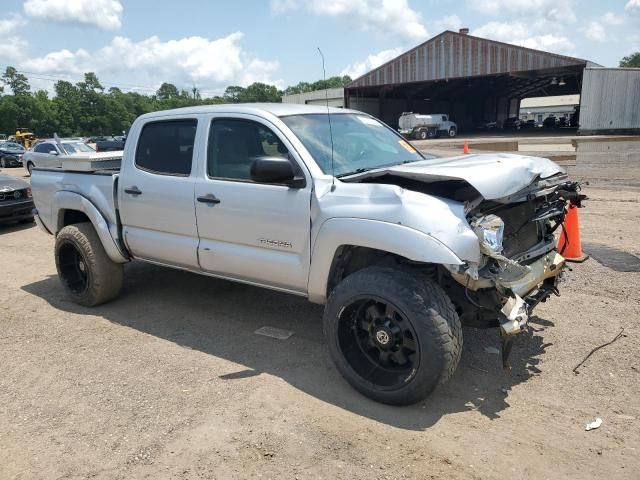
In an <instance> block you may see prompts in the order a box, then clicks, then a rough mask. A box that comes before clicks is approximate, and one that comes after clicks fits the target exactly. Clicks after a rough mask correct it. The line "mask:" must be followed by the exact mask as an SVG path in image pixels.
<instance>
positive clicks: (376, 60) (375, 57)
mask: <svg viewBox="0 0 640 480" xmlns="http://www.w3.org/2000/svg"><path fill="white" fill-rule="evenodd" d="M402 52H403V49H402V48H399V47H398V48H390V49H388V50H382V51H381V52H378V53H374V54H372V55H369V56H368V57H367V58H366V59H365V60H364V61H362V62H356V63H353V64H351V65H349V66H347V67H346V68H345V69H344V70H342V72H340V75H349V76H350V77H351V78H353V79H356V78H358V77H361V76H362V75H364V74H365V73H367V72H369V71H371V70H373V69H374V68H377V67H379V66H380V65H382V64H383V63H386V62H388V61H389V60H391V59H393V58H395V57H397V56H398V55H400V54H401V53H402Z"/></svg>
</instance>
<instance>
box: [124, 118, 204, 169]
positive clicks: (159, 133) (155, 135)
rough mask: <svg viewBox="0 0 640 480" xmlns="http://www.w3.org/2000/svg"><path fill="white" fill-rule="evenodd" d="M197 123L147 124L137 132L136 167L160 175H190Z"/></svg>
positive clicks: (191, 121)
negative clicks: (138, 135)
mask: <svg viewBox="0 0 640 480" xmlns="http://www.w3.org/2000/svg"><path fill="white" fill-rule="evenodd" d="M197 126H198V121H197V120H169V121H164V122H152V123H147V124H146V125H145V126H144V127H143V128H142V132H141V133H140V138H139V139H138V148H137V150H136V166H137V167H138V168H140V169H142V170H147V171H149V172H153V173H159V174H162V175H182V176H189V175H190V174H191V164H192V162H193V144H194V141H195V138H196V128H197Z"/></svg>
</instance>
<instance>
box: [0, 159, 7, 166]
mask: <svg viewBox="0 0 640 480" xmlns="http://www.w3.org/2000/svg"><path fill="white" fill-rule="evenodd" d="M0 167H2V168H7V161H6V160H5V159H4V157H3V158H2V159H0Z"/></svg>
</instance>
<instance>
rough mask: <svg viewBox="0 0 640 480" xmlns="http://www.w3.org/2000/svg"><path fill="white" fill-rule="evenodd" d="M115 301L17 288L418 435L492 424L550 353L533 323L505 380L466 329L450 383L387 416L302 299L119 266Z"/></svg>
mask: <svg viewBox="0 0 640 480" xmlns="http://www.w3.org/2000/svg"><path fill="white" fill-rule="evenodd" d="M125 278H126V280H125V289H124V291H123V293H122V295H121V297H120V298H118V299H116V300H114V301H113V302H111V303H109V304H106V305H102V306H99V307H96V308H93V309H88V308H84V307H80V306H78V305H75V304H73V303H71V302H69V301H68V300H67V299H66V297H65V295H64V292H63V290H62V287H61V286H60V283H59V281H58V279H57V277H55V276H51V277H48V278H46V279H44V280H41V281H38V282H35V283H32V284H30V285H25V286H23V287H22V288H23V290H25V291H27V292H29V293H31V294H33V295H37V296H38V297H41V298H43V299H45V300H46V301H47V302H49V303H50V304H51V305H52V306H53V307H55V308H57V309H60V310H64V311H67V312H73V313H79V314H89V315H97V316H102V317H104V318H106V319H107V320H109V321H111V322H114V323H117V324H120V325H125V326H127V327H130V328H134V329H136V330H139V331H141V332H144V333H148V334H150V335H155V336H157V337H159V338H163V339H166V340H168V341H171V342H175V343H176V344H179V345H181V346H183V347H185V348H190V349H196V350H199V351H202V352H204V353H206V354H209V355H215V356H216V357H220V358H224V359H227V360H229V361H232V362H234V363H237V364H239V365H242V366H243V367H244V368H240V369H239V370H238V372H236V373H233V374H226V375H220V374H216V372H212V375H215V376H218V377H219V378H221V379H223V380H225V381H229V382H232V381H235V380H237V379H241V378H246V377H250V376H255V375H259V374H261V373H268V374H271V375H274V376H277V377H279V378H282V379H283V380H285V381H286V382H288V383H289V384H291V385H292V386H294V387H295V388H298V389H300V390H302V391H304V392H306V393H307V394H309V395H313V396H314V397H316V398H318V399H321V400H323V401H325V402H329V403H331V404H334V405H336V406H339V407H341V408H343V409H346V410H348V411H351V412H353V413H356V414H358V415H362V416H365V417H368V418H371V419H374V420H376V421H379V422H383V423H385V424H388V425H392V426H395V427H398V428H404V429H410V430H422V429H425V428H427V427H429V426H431V425H433V424H435V423H436V422H438V420H439V419H440V418H441V417H442V416H444V415H446V414H450V413H455V412H464V411H468V410H477V411H479V412H480V413H482V414H483V415H485V416H487V417H489V418H497V417H499V416H500V412H502V411H503V410H505V409H506V408H508V407H509V403H508V392H509V389H510V388H511V387H512V386H514V385H517V384H519V383H521V382H524V381H526V380H527V379H529V378H530V377H531V376H534V375H536V374H538V373H539V372H540V370H539V369H538V362H539V360H538V358H537V357H539V356H540V355H541V354H542V353H544V351H545V348H546V347H547V346H549V344H545V343H543V342H544V340H543V338H542V336H541V335H540V332H541V331H542V330H544V328H546V327H548V326H552V325H553V324H552V323H551V322H549V321H546V320H542V319H538V318H535V317H534V318H532V324H533V325H532V328H531V330H530V331H529V332H528V333H526V334H523V335H521V336H520V337H518V338H517V339H516V342H515V345H514V348H513V352H512V355H511V365H512V371H511V372H510V373H507V372H505V371H503V369H502V365H501V361H500V356H499V355H496V354H493V353H487V352H486V351H485V347H489V346H491V347H496V348H499V347H500V343H499V339H498V335H497V333H496V331H495V330H476V329H472V328H465V330H464V335H465V337H464V339H465V340H464V341H465V345H464V349H463V355H462V361H461V362H460V365H459V367H458V370H457V372H456V374H455V375H454V377H453V378H452V379H451V380H450V381H449V382H448V383H447V384H446V385H444V386H442V387H440V388H439V389H438V390H437V391H436V392H434V394H432V395H431V397H429V398H428V399H427V400H426V401H425V402H423V403H419V404H416V405H413V406H410V407H402V408H398V407H390V406H386V405H382V404H378V403H376V402H373V401H370V400H368V399H367V398H365V397H363V396H362V395H360V394H359V393H357V392H356V391H355V390H353V389H352V388H351V387H350V386H349V385H348V384H347V383H346V382H345V381H344V380H343V379H342V377H341V376H340V375H339V373H338V372H337V371H336V370H335V368H334V367H333V364H332V362H331V360H330V358H329V356H328V353H327V352H326V348H325V345H324V340H323V334H322V324H321V317H322V307H321V306H318V305H313V304H310V303H309V302H307V301H306V299H304V298H300V297H295V296H291V295H286V294H282V293H278V292H273V291H270V290H265V289H260V288H255V287H250V286H246V285H241V284H237V283H233V282H227V281H223V280H217V279H213V278H208V277H204V276H200V275H196V274H192V273H188V272H183V271H179V270H171V269H166V268H161V267H156V266H153V265H149V264H143V263H139V262H134V263H133V264H130V265H127V266H126V273H125ZM265 325H268V326H272V327H278V328H283V329H287V330H293V331H294V332H295V335H294V336H293V337H291V338H289V339H288V340H285V341H280V340H275V339H272V338H267V337H263V336H259V335H256V334H254V331H255V330H257V329H258V328H260V327H262V326H265Z"/></svg>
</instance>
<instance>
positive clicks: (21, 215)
mask: <svg viewBox="0 0 640 480" xmlns="http://www.w3.org/2000/svg"><path fill="white" fill-rule="evenodd" d="M7 222H25V223H26V222H33V198H31V186H30V185H29V184H28V183H27V182H25V181H24V180H22V179H20V178H16V177H12V176H10V175H2V174H0V223H7Z"/></svg>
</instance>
